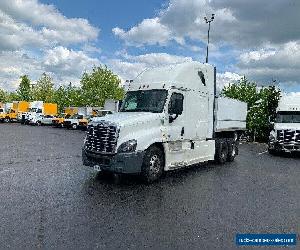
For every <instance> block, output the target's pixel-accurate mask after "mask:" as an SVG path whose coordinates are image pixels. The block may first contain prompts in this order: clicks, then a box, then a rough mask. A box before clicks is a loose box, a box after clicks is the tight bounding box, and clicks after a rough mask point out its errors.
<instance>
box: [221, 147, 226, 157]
mask: <svg viewBox="0 0 300 250" xmlns="http://www.w3.org/2000/svg"><path fill="white" fill-rule="evenodd" d="M221 158H222V159H225V158H226V150H225V149H223V150H222V152H221Z"/></svg>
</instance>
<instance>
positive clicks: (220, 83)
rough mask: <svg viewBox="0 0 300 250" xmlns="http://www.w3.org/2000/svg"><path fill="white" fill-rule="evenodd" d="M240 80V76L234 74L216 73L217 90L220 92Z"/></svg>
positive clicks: (227, 72)
mask: <svg viewBox="0 0 300 250" xmlns="http://www.w3.org/2000/svg"><path fill="white" fill-rule="evenodd" d="M241 78H242V76H241V75H239V74H237V73H234V72H229V71H226V72H224V73H217V89H218V90H219V91H221V90H222V89H223V88H224V87H225V86H228V85H229V84H230V83H234V82H237V81H238V80H240V79H241Z"/></svg>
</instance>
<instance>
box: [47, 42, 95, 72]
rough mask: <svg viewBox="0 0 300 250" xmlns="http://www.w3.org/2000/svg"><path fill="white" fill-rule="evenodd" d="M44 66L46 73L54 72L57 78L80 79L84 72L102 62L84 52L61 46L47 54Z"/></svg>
mask: <svg viewBox="0 0 300 250" xmlns="http://www.w3.org/2000/svg"><path fill="white" fill-rule="evenodd" d="M43 64H44V67H45V70H46V71H49V72H53V73H55V75H56V76H60V77H65V76H72V75H75V76H78V77H79V76H80V75H81V74H82V73H83V71H85V70H87V69H90V68H92V67H93V66H94V65H97V64H100V62H99V60H98V59H95V58H90V57H88V56H87V55H86V54H84V52H82V51H73V50H69V49H67V48H65V47H61V46H59V47H56V48H54V49H51V50H48V51H47V52H46V54H45V56H44V60H43Z"/></svg>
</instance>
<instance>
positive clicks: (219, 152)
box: [215, 139, 228, 164]
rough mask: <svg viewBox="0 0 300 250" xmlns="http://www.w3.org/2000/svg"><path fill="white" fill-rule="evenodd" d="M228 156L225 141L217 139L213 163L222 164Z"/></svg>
mask: <svg viewBox="0 0 300 250" xmlns="http://www.w3.org/2000/svg"><path fill="white" fill-rule="evenodd" d="M227 156H228V145H227V141H226V140H225V139H217V141H216V154H215V161H216V162H217V163H220V164H224V163H225V162H226V160H227Z"/></svg>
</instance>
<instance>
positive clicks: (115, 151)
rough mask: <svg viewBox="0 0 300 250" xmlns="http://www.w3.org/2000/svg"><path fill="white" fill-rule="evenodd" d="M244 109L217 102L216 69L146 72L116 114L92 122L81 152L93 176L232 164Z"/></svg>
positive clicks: (148, 177) (152, 176) (150, 176)
mask: <svg viewBox="0 0 300 250" xmlns="http://www.w3.org/2000/svg"><path fill="white" fill-rule="evenodd" d="M246 114H247V105H246V104H245V103H243V102H240V101H236V100H232V99H228V98H217V97H216V69H215V67H213V66H212V65H209V64H202V63H199V62H187V63H183V64H176V65H172V66H166V67H160V68H154V69H149V70H146V71H144V72H143V73H141V74H140V75H139V76H138V77H137V78H136V79H134V80H133V81H132V82H131V83H130V85H129V88H128V92H127V94H126V97H125V99H124V101H123V104H122V107H121V109H120V112H118V113H114V114H111V115H107V116H105V117H99V118H98V119H97V118H94V119H93V121H92V122H91V123H90V124H89V126H88V129H87V133H86V137H85V140H84V145H83V148H82V158H83V164H84V165H86V166H92V167H94V169H95V170H97V171H110V172H114V173H126V174H140V175H141V176H142V177H143V179H144V180H145V181H146V182H152V181H154V180H156V179H158V178H159V177H160V176H161V174H162V173H163V172H164V171H169V170H173V169H178V168H183V167H186V166H189V165H193V164H197V163H200V162H207V161H213V160H216V161H217V162H219V163H225V162H226V161H233V160H234V158H235V156H236V155H237V154H238V143H237V141H238V135H239V134H240V133H241V132H242V131H243V130H245V129H246Z"/></svg>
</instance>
